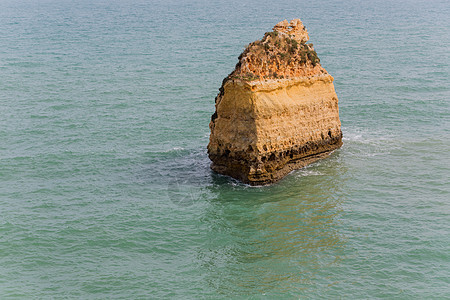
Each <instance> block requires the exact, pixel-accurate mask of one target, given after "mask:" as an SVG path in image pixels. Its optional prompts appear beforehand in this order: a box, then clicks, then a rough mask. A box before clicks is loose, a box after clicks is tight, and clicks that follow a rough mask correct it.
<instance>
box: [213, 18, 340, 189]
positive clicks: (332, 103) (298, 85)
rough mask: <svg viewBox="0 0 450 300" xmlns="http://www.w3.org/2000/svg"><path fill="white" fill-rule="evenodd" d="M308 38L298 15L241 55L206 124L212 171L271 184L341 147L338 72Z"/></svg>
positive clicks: (250, 181) (255, 183)
mask: <svg viewBox="0 0 450 300" xmlns="http://www.w3.org/2000/svg"><path fill="white" fill-rule="evenodd" d="M308 39H309V37H308V32H307V31H306V28H305V27H304V26H303V24H302V22H301V21H300V20H299V19H294V20H292V21H291V22H289V23H288V22H287V21H286V20H284V21H282V22H280V23H278V24H277V25H275V27H274V28H273V32H268V33H266V34H265V35H264V37H263V38H262V39H261V40H258V41H256V42H253V43H251V44H249V45H248V46H247V48H246V49H245V50H244V52H243V53H242V54H241V55H240V56H239V62H238V64H237V65H236V68H235V70H234V71H233V72H232V73H231V74H230V75H228V76H227V77H226V78H225V79H224V80H223V83H222V87H221V88H220V93H219V95H218V96H217V97H216V112H215V113H214V114H213V116H212V118H211V123H210V125H209V126H210V129H211V135H210V141H209V145H208V155H209V158H210V159H211V160H212V164H211V168H212V169H213V170H214V171H216V172H218V173H221V174H225V175H229V176H231V177H234V178H236V179H239V180H241V181H243V182H245V183H248V184H251V185H264V184H269V183H273V182H276V181H277V180H279V179H281V178H283V177H284V176H285V175H286V174H288V173H289V172H290V171H292V170H294V169H298V168H301V167H304V166H305V165H307V164H309V163H311V162H314V161H316V160H317V159H320V158H323V157H325V156H327V155H328V154H329V153H330V152H331V151H333V150H335V149H337V148H339V147H340V146H341V145H342V132H341V122H340V120H339V109H338V99H337V96H336V93H335V90H334V86H333V77H332V76H331V75H329V74H328V73H327V71H326V70H325V69H324V68H322V66H321V65H320V60H319V58H318V57H317V54H316V52H315V51H314V48H313V46H312V44H306V42H307V41H308Z"/></svg>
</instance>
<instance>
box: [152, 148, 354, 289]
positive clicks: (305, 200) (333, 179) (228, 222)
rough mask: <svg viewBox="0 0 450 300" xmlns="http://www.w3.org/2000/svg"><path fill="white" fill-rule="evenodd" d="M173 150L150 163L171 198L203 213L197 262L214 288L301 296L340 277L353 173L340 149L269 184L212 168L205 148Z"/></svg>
mask: <svg viewBox="0 0 450 300" xmlns="http://www.w3.org/2000/svg"><path fill="white" fill-rule="evenodd" d="M166 156H167V155H166ZM169 156H170V157H167V159H162V160H160V161H159V162H157V163H156V164H153V165H152V166H151V169H152V170H153V171H156V172H159V173H160V175H161V178H160V180H161V182H167V195H168V197H169V199H170V200H171V201H172V203H173V204H175V205H177V206H178V207H180V208H183V207H184V208H185V209H188V210H189V211H190V212H191V213H194V212H195V214H196V217H198V218H199V221H200V222H199V223H200V225H199V228H198V230H199V232H200V235H201V236H202V238H201V241H200V243H202V244H199V245H198V248H197V249H198V250H196V254H195V265H197V268H200V270H199V271H200V272H201V274H202V279H203V280H204V282H205V283H204V284H206V285H208V286H210V287H211V289H212V290H215V291H216V292H217V293H218V294H222V295H228V296H230V295H263V294H267V295H291V296H294V295H295V296H297V295H300V294H302V293H303V292H305V290H308V292H311V290H310V289H311V288H314V287H315V286H316V287H317V286H323V287H324V288H326V287H328V286H329V285H333V284H334V283H335V282H337V281H339V278H338V273H339V267H340V262H341V260H342V259H343V253H344V247H345V241H346V237H345V236H344V234H343V233H342V230H341V228H342V224H341V220H342V209H341V204H342V202H343V201H344V200H345V194H344V193H343V188H342V187H343V185H344V184H345V181H346V180H347V172H346V167H345V163H344V162H343V161H342V159H341V157H340V153H339V151H337V152H336V153H333V154H332V156H331V157H329V158H327V159H325V160H322V161H320V162H317V163H315V164H313V165H311V166H308V167H306V168H304V169H301V170H297V171H294V172H293V173H291V174H290V175H289V176H287V177H286V178H285V179H283V180H281V181H280V182H279V183H277V184H273V185H270V186H264V187H250V186H248V185H244V184H242V183H239V182H237V181H235V180H233V179H230V178H229V177H226V176H221V175H218V174H215V173H213V172H212V171H211V170H210V169H209V160H208V158H207V156H206V153H204V152H202V151H187V152H186V153H178V154H175V155H172V154H169Z"/></svg>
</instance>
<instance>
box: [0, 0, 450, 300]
mask: <svg viewBox="0 0 450 300" xmlns="http://www.w3.org/2000/svg"><path fill="white" fill-rule="evenodd" d="M449 16H450V5H449V2H448V0H443V1H439V0H436V1H387V0H386V1H385V0H379V1H377V0H375V1H343V2H342V1H337V0H330V1H292V0H287V1H279V2H277V1H267V0H264V1H237V0H231V1H226V2H224V1H217V0H210V1H195V2H194V1H192V2H188V1H174V0H167V1H166V0H165V1H143V0H136V1H131V0H125V1H117V0H111V1H106V0H93V1H87V0H81V1H69V0H62V1H56V0H35V1H22V0H19V1H16V0H14V1H13V0H1V1H0V298H1V299H5V298H7V299H8V298H11V299H27V298H37V299H49V298H83V299H86V298H89V299H90V298H123V299H133V298H141V299H147V298H166V299H167V298H176V299H199V298H200V299H202V298H203V299H205V298H215V299H216V298H223V299H228V298H245V299H247V298H250V299H266V298H267V299H274V298H283V299H298V298H301V299H305V298H313V299H323V298H324V299H339V298H343V299H349V298H350V299H351V298H358V299H363V298H364V299H367V298H389V299H444V298H447V299H449V298H450V183H449V182H450V101H449V100H450V84H449V78H450V55H449V53H450V17H449ZM297 17H298V18H301V19H302V20H303V22H304V24H305V25H306V27H307V28H308V31H309V33H310V41H311V42H312V43H314V45H315V48H316V50H317V53H318V55H319V57H320V58H321V61H322V65H323V66H324V67H325V68H326V69H327V70H328V71H329V72H330V73H331V74H332V75H333V76H334V77H335V87H336V91H337V94H338V96H339V101H340V102H339V106H340V116H341V121H342V125H343V133H344V146H343V147H342V148H341V149H340V150H338V151H336V152H334V153H333V154H332V155H331V156H330V157H329V158H327V159H325V160H322V161H320V162H317V163H315V164H313V165H311V166H309V167H307V168H305V169H302V170H298V171H295V172H293V173H291V174H290V175H289V176H288V177H286V178H285V179H284V180H282V181H281V182H279V183H278V184H275V185H272V186H267V187H260V188H251V187H248V186H246V185H243V184H240V183H238V182H236V181H233V180H231V179H229V178H227V177H223V176H219V175H216V174H213V173H212V171H210V169H209V160H208V157H207V154H206V145H207V143H208V137H209V128H208V123H209V120H210V116H211V114H212V113H213V112H214V97H215V96H216V94H217V92H218V88H219V87H220V85H221V81H222V79H223V77H225V76H226V75H228V73H229V72H231V71H232V70H233V68H234V65H235V64H236V62H237V57H238V55H239V54H240V53H241V52H242V50H243V49H244V47H245V45H246V44H248V43H250V42H252V41H254V40H256V39H259V38H261V37H262V36H263V34H264V32H266V31H270V29H271V28H272V26H273V25H274V24H276V23H277V22H279V21H281V20H283V19H285V18H286V19H288V20H290V19H292V18H297Z"/></svg>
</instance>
